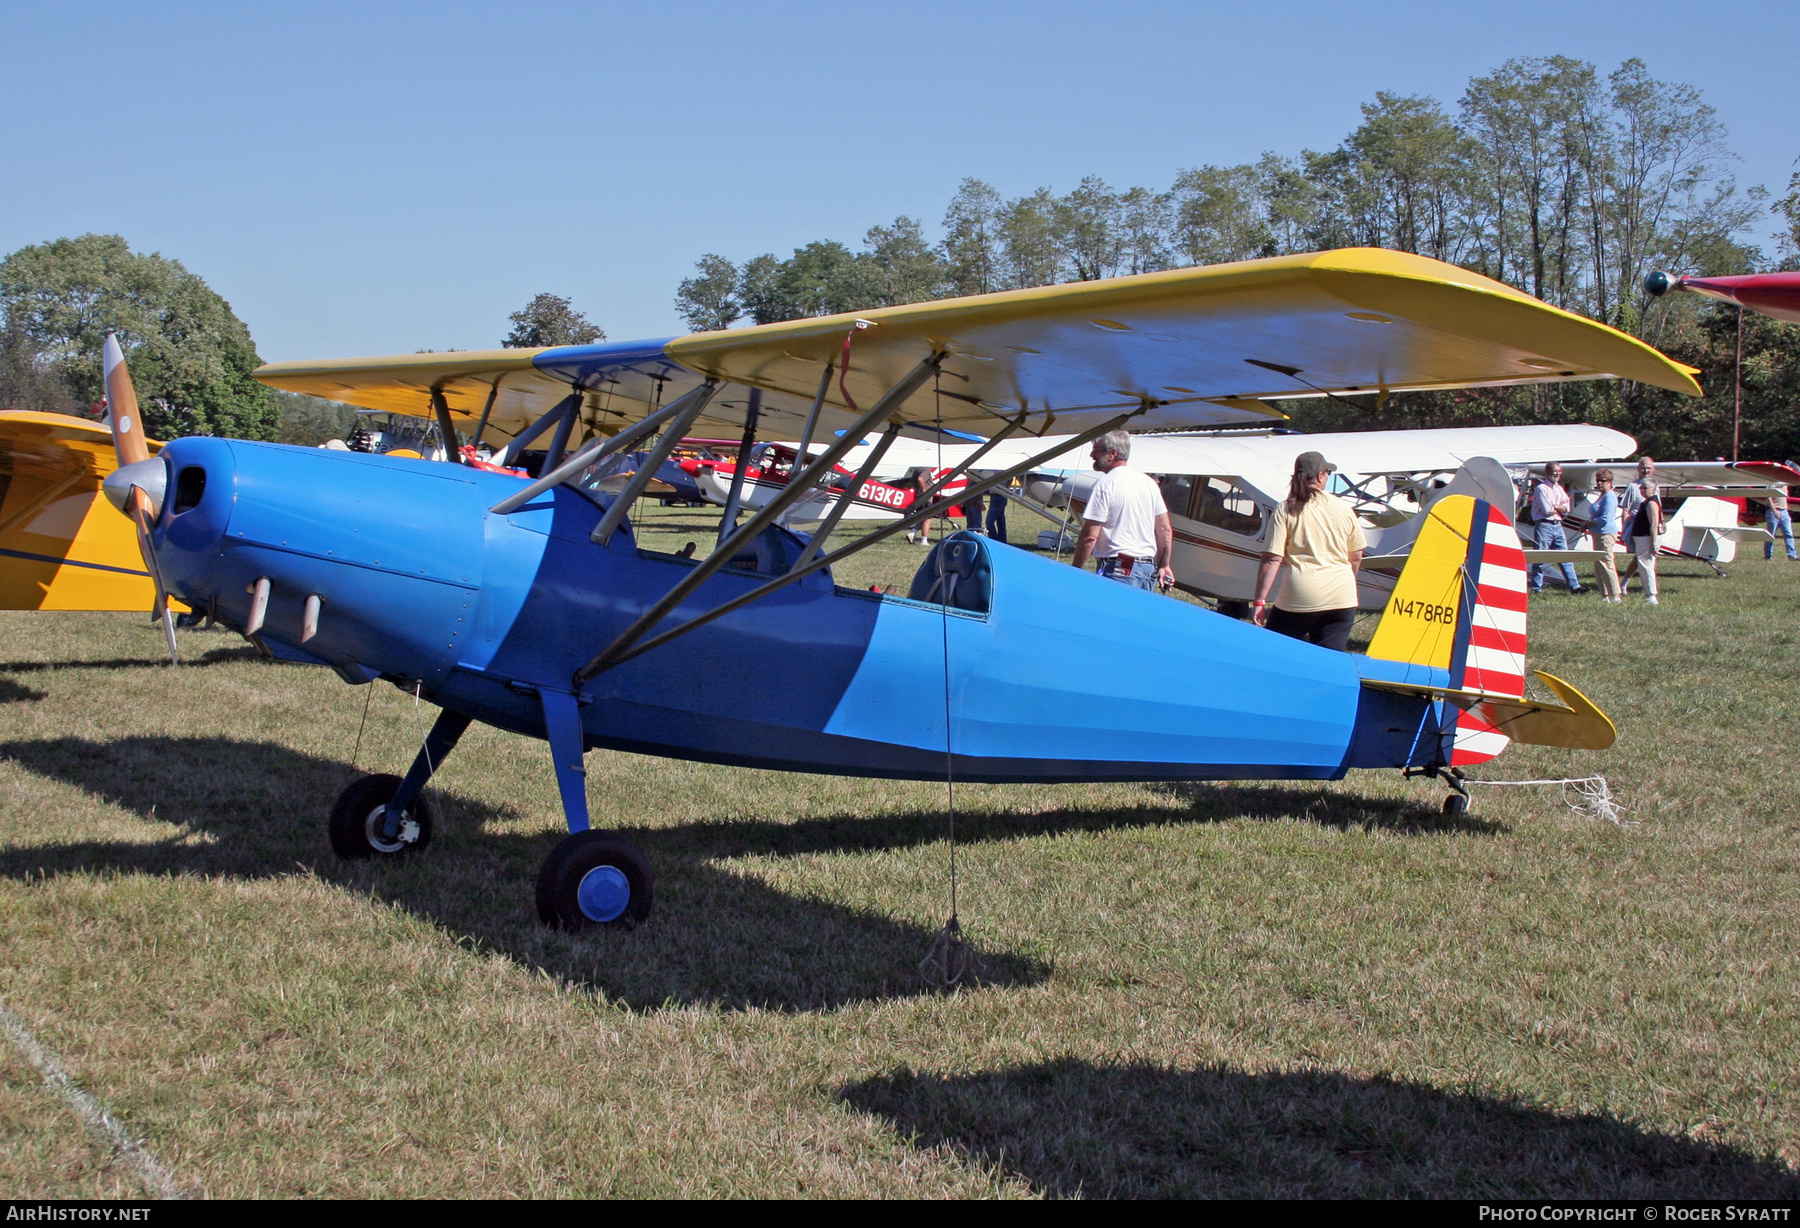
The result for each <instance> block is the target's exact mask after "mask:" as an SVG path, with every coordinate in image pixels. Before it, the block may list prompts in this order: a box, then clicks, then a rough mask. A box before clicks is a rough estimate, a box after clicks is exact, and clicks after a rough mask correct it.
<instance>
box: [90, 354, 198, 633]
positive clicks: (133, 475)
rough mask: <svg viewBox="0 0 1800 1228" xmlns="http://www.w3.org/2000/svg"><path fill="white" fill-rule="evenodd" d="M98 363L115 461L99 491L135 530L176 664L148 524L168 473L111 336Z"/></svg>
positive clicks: (158, 508)
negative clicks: (153, 448) (154, 452)
mask: <svg viewBox="0 0 1800 1228" xmlns="http://www.w3.org/2000/svg"><path fill="white" fill-rule="evenodd" d="M102 361H103V365H104V369H105V372H106V405H107V410H108V414H107V417H108V419H109V420H110V422H111V424H112V437H113V451H114V452H115V453H116V454H117V456H118V460H119V467H118V468H117V469H115V470H114V471H113V472H112V473H110V474H108V475H107V477H106V481H105V482H104V483H102V488H103V489H104V490H105V492H106V497H107V498H108V499H109V500H111V502H112V504H113V506H114V507H116V508H118V509H119V510H120V511H121V512H124V513H125V514H126V515H127V516H129V517H131V522H132V523H133V524H134V525H136V526H137V539H138V551H139V553H141V554H142V555H143V556H144V565H145V566H146V567H147V568H149V571H150V582H151V583H152V584H154V585H155V586H156V604H155V605H154V606H152V607H151V610H150V616H151V617H152V618H160V619H162V625H163V633H164V634H165V635H167V636H168V638H169V662H170V663H171V664H180V662H181V656H180V653H179V652H178V651H177V650H176V646H175V618H174V616H173V615H172V614H170V613H169V591H168V589H166V588H164V587H163V581H162V570H161V568H159V567H158V566H157V565H156V552H155V551H154V550H152V549H151V548H150V525H151V522H152V521H154V520H155V519H156V517H157V516H159V515H161V513H162V502H163V496H164V494H165V489H166V487H167V485H168V481H169V477H168V468H167V466H165V465H163V464H162V462H160V461H152V460H151V459H150V445H149V444H148V443H147V442H145V438H144V424H143V421H142V420H141V418H140V416H139V414H138V403H137V391H136V389H134V388H133V387H132V386H131V372H130V371H128V370H126V369H125V351H124V350H122V349H120V348H119V339H118V338H117V337H115V336H114V335H113V334H112V333H107V334H106V348H105V351H104V354H103V359H102Z"/></svg>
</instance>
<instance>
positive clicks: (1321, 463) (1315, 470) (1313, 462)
mask: <svg viewBox="0 0 1800 1228" xmlns="http://www.w3.org/2000/svg"><path fill="white" fill-rule="evenodd" d="M1294 472H1295V473H1298V474H1300V475H1302V476H1304V477H1309V478H1316V477H1318V476H1319V475H1320V474H1321V473H1336V472H1337V466H1336V465H1334V464H1332V463H1331V462H1330V461H1328V460H1326V459H1325V454H1324V453H1322V452H1302V453H1301V454H1300V455H1299V456H1298V457H1297V458H1295V460H1294Z"/></svg>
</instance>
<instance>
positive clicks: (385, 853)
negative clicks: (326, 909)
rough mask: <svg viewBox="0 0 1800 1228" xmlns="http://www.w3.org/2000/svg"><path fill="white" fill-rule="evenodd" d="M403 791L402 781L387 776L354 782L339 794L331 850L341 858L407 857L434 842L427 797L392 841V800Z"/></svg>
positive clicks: (416, 803)
mask: <svg viewBox="0 0 1800 1228" xmlns="http://www.w3.org/2000/svg"><path fill="white" fill-rule="evenodd" d="M399 788H400V778H399V777H398V776H389V775H386V774H383V775H379V776H364V777H363V778H361V779H360V780H356V781H352V782H351V784H350V787H349V788H347V789H345V790H344V791H343V792H342V793H340V794H338V799H337V804H336V805H335V806H333V807H332V808H331V819H330V832H331V851H332V852H334V853H336V854H337V855H338V856H339V857H343V858H347V859H350V860H356V859H359V858H364V857H404V856H406V855H407V854H409V853H417V852H419V851H421V850H422V849H424V847H425V846H426V845H428V844H430V843H431V809H430V808H429V807H428V806H426V805H425V799H424V798H423V797H420V798H417V799H415V800H414V802H413V804H412V807H411V808H410V809H408V810H407V812H406V813H405V814H403V815H401V816H400V830H399V831H398V832H397V833H395V835H394V836H393V837H392V838H391V839H390V838H389V837H388V836H387V834H386V833H385V832H384V831H383V828H384V827H385V826H386V822H387V804H388V799H389V798H391V797H393V796H394V793H395V792H396V791H397V790H398V789H399Z"/></svg>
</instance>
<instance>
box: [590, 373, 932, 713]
mask: <svg viewBox="0 0 1800 1228" xmlns="http://www.w3.org/2000/svg"><path fill="white" fill-rule="evenodd" d="M944 357H945V356H944V354H943V353H942V352H941V351H939V352H935V353H933V354H931V355H930V356H929V357H927V358H923V359H921V360H920V361H919V364H918V365H917V366H915V367H914V368H913V369H912V370H911V371H908V372H907V373H906V374H905V375H904V376H902V377H901V378H900V382H899V383H897V384H895V385H894V386H893V387H892V388H890V389H888V391H887V395H885V396H883V397H882V398H881V399H880V400H879V401H877V402H875V404H874V406H872V407H871V408H870V409H869V411H868V412H867V413H865V414H863V415H862V416H861V417H860V418H858V419H857V420H856V421H855V422H854V423H852V424H851V425H850V427H849V428H848V429H847V430H845V431H844V433H843V434H842V435H839V436H838V438H837V441H836V442H834V443H833V444H832V445H831V446H830V447H828V448H826V449H825V450H824V451H823V452H821V453H820V454H819V459H818V460H816V461H814V462H812V464H810V465H808V466H807V467H806V468H805V469H803V470H801V471H799V472H797V473H795V474H793V475H792V476H790V477H789V478H788V484H787V485H786V486H784V487H782V488H781V489H780V490H779V491H777V492H776V493H775V497H774V498H772V499H770V500H769V502H768V503H766V504H764V505H763V507H762V509H761V510H760V511H758V512H757V513H756V515H754V516H752V517H750V519H749V520H747V521H745V522H744V525H743V527H742V528H740V529H738V530H737V532H735V533H733V534H732V535H731V536H730V537H728V538H726V539H725V540H724V541H722V542H720V543H719V544H718V545H717V546H716V547H714V549H713V552H712V553H711V554H709V555H707V556H706V558H705V559H703V560H702V561H701V562H700V564H699V566H697V567H695V568H694V570H693V571H691V572H689V573H688V574H687V576H686V577H685V578H684V579H682V580H681V581H680V582H679V583H677V584H676V585H675V586H674V587H673V588H671V589H670V590H669V591H668V592H666V593H664V594H663V595H662V597H661V598H660V599H658V600H657V601H656V602H654V603H653V604H652V605H651V606H650V608H649V609H647V610H645V611H644V612H643V613H642V614H640V615H638V617H637V619H636V621H634V622H633V623H632V624H631V625H630V626H629V627H627V628H625V630H623V631H621V632H620V633H619V634H618V637H617V638H615V639H614V640H613V642H612V643H610V644H608V645H607V646H606V647H605V648H603V649H601V650H600V652H599V653H598V655H596V656H595V657H594V659H593V660H592V661H589V662H588V663H587V664H586V665H584V666H582V667H581V668H580V669H578V670H576V671H575V686H576V688H577V689H579V688H580V687H581V686H582V684H584V683H585V682H587V680H588V679H589V678H592V677H593V676H594V675H595V674H598V673H600V672H601V671H602V670H606V669H610V668H612V666H614V665H615V664H617V663H618V661H619V658H620V657H622V656H623V655H624V654H625V650H626V649H628V648H630V647H631V646H632V645H633V644H635V643H637V642H638V641H639V640H641V639H643V638H644V636H645V635H646V634H648V633H649V631H650V629H651V628H652V627H654V626H656V624H657V623H659V622H661V621H662V620H663V619H664V617H666V616H667V615H668V613H669V612H670V611H671V610H673V609H674V608H675V607H676V606H678V605H680V604H681V603H682V602H683V601H686V600H687V599H688V597H689V595H690V594H692V593H693V591H694V590H695V589H697V588H699V587H700V586H701V585H702V584H704V583H705V582H706V581H707V579H709V578H710V577H711V576H712V575H713V573H714V572H716V571H718V570H719V569H720V568H722V567H724V566H725V564H726V563H728V562H730V561H731V559H732V558H733V557H735V556H736V554H737V552H738V551H739V550H740V549H742V548H743V546H744V545H745V544H746V543H748V542H750V541H753V540H754V539H755V538H756V536H757V534H759V533H761V532H762V531H763V530H764V529H766V528H768V527H769V526H770V525H772V524H774V523H776V521H778V520H779V519H780V518H781V514H782V513H783V512H785V511H787V510H788V508H790V507H792V506H793V505H794V504H796V503H798V502H799V501H800V500H801V499H803V498H805V497H806V496H808V495H810V494H811V493H812V491H813V487H814V486H816V485H817V484H818V481H819V478H820V477H821V476H822V475H824V474H827V473H830V472H831V471H832V469H833V468H834V467H835V466H836V465H837V463H838V462H839V461H840V460H842V459H843V458H844V456H845V455H846V454H847V453H848V452H849V451H850V449H852V448H854V447H855V446H856V445H857V444H859V443H861V442H862V437H863V434H864V433H865V432H866V431H868V430H870V429H871V428H873V427H874V426H876V425H878V424H879V423H882V422H885V421H887V420H888V419H889V418H891V417H893V416H894V414H896V413H898V412H899V410H900V407H901V406H902V405H905V404H906V401H907V398H909V397H911V396H912V394H913V393H915V392H917V391H918V390H919V389H920V388H922V387H923V386H924V384H925V381H926V380H928V379H930V378H931V377H932V376H933V375H935V374H936V373H937V369H938V367H939V366H941V365H942V364H943V361H944ZM796 460H798V458H796ZM739 463H740V464H741V463H742V461H741V459H740V462H739ZM619 506H620V505H619V504H614V507H615V508H617V507H619ZM607 515H608V516H611V515H612V512H611V511H609V512H607Z"/></svg>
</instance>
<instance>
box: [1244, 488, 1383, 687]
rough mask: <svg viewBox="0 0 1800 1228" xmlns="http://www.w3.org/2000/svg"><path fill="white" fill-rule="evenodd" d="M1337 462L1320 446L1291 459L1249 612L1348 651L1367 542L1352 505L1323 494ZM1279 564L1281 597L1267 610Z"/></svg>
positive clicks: (1287, 631) (1275, 627)
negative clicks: (1284, 495)
mask: <svg viewBox="0 0 1800 1228" xmlns="http://www.w3.org/2000/svg"><path fill="white" fill-rule="evenodd" d="M1336 468H1337V466H1336V465H1334V464H1332V463H1331V462H1330V461H1328V460H1326V459H1325V458H1324V457H1323V456H1321V455H1320V454H1319V453H1317V452H1302V453H1301V454H1300V456H1299V458H1298V459H1297V460H1295V462H1294V476H1293V478H1292V479H1291V480H1290V481H1289V482H1288V497H1287V498H1286V499H1284V500H1283V501H1282V504H1281V507H1280V509H1279V510H1278V511H1276V513H1275V527H1274V528H1273V529H1272V530H1271V531H1270V534H1269V547H1268V551H1267V553H1265V554H1264V555H1263V557H1262V566H1261V567H1259V568H1258V569H1257V572H1256V603H1255V605H1254V606H1253V607H1252V610H1251V617H1252V618H1254V619H1255V620H1256V624H1257V625H1258V626H1260V627H1267V628H1268V629H1269V630H1271V631H1279V632H1281V634H1283V635H1291V636H1293V637H1294V638H1295V639H1297V640H1305V641H1307V642H1308V643H1311V644H1318V645H1320V646H1321V647H1325V648H1335V649H1337V651H1339V652H1348V651H1350V628H1351V626H1352V625H1354V623H1355V622H1356V607H1357V599H1356V571H1357V568H1359V567H1361V566H1362V557H1363V551H1364V550H1366V549H1367V548H1368V541H1367V539H1366V538H1365V537H1364V536H1363V530H1362V523H1361V522H1360V521H1358V520H1357V518H1356V513H1355V512H1353V511H1351V510H1350V507H1349V505H1348V504H1346V503H1345V502H1344V501H1343V500H1341V499H1337V498H1334V497H1333V496H1331V495H1328V494H1326V493H1325V486H1326V484H1327V483H1328V482H1329V481H1330V480H1331V474H1332V471H1333V470H1335V469H1336ZM1284 569H1285V579H1284V580H1283V581H1282V585H1281V596H1280V597H1279V598H1278V599H1277V600H1276V602H1275V608H1274V610H1273V611H1271V610H1270V609H1269V602H1268V597H1269V591H1270V590H1271V589H1272V588H1274V587H1275V577H1276V574H1277V573H1278V572H1282V571H1283V570H1284Z"/></svg>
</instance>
